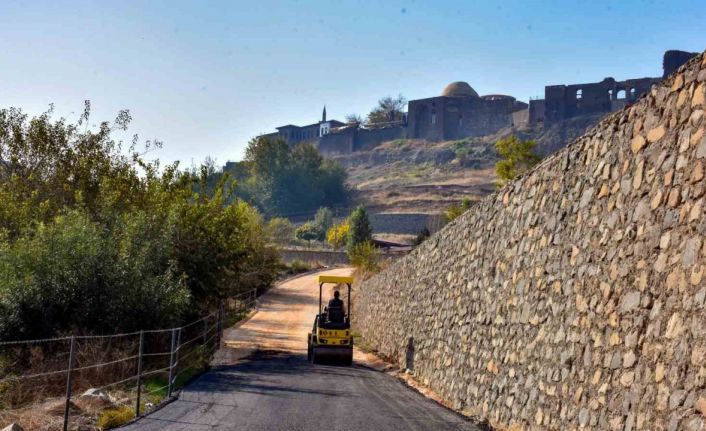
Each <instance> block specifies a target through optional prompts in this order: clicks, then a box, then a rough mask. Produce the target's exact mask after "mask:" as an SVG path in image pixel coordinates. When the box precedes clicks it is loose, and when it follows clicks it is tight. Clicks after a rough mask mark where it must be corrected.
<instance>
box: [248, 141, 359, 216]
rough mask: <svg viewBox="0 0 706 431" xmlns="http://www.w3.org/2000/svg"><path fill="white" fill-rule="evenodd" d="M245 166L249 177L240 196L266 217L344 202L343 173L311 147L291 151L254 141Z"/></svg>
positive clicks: (280, 144)
mask: <svg viewBox="0 0 706 431" xmlns="http://www.w3.org/2000/svg"><path fill="white" fill-rule="evenodd" d="M245 163H246V164H247V166H249V167H250V174H251V176H250V177H249V178H248V179H247V180H245V181H244V182H243V181H241V183H243V189H244V191H245V193H244V195H243V197H244V198H250V199H251V201H252V202H253V203H254V204H255V205H257V206H258V207H260V208H261V209H262V210H263V211H264V212H265V213H267V214H269V215H277V214H292V213H300V212H305V211H311V210H314V209H316V208H319V207H321V206H333V205H337V204H342V203H345V202H347V200H348V197H349V191H348V188H347V187H346V179H347V176H346V171H345V169H343V167H341V166H340V164H338V163H336V162H334V161H331V160H324V159H323V157H322V156H321V155H320V154H319V152H318V151H317V150H316V148H314V147H313V146H312V145H310V144H301V145H297V146H296V147H295V148H294V149H292V148H290V147H289V146H288V145H287V144H286V143H285V142H284V141H282V140H279V139H275V140H270V139H264V138H257V139H254V140H252V141H251V142H250V144H248V148H247V149H246V152H245Z"/></svg>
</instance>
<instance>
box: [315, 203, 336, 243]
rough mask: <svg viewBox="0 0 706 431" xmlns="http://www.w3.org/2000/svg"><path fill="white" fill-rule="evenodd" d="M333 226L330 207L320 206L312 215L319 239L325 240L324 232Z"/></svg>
mask: <svg viewBox="0 0 706 431" xmlns="http://www.w3.org/2000/svg"><path fill="white" fill-rule="evenodd" d="M331 226H333V211H331V208H327V207H321V208H319V209H318V210H317V211H316V215H315V216H314V227H316V229H317V230H318V231H319V238H317V239H318V240H319V241H325V240H326V232H328V230H329V229H330V228H331Z"/></svg>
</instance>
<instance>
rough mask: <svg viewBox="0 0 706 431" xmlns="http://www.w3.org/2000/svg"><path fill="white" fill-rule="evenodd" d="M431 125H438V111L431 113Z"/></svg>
mask: <svg viewBox="0 0 706 431" xmlns="http://www.w3.org/2000/svg"><path fill="white" fill-rule="evenodd" d="M431 124H432V125H435V124H436V110H432V111H431Z"/></svg>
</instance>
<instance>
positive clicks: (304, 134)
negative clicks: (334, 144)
mask: <svg viewBox="0 0 706 431" xmlns="http://www.w3.org/2000/svg"><path fill="white" fill-rule="evenodd" d="M344 125H345V123H342V122H340V121H337V120H326V107H325V106H324V110H323V112H322V114H321V121H319V122H318V123H313V124H309V125H306V126H295V125H292V124H288V125H286V126H280V127H277V132H275V133H268V134H265V135H262V137H263V138H266V139H282V140H283V141H284V142H286V143H287V144H288V145H289V146H290V147H293V146H296V145H298V144H300V143H303V142H308V143H311V144H316V143H317V142H318V140H319V138H321V137H322V136H325V135H328V134H329V133H331V130H333V129H334V128H336V127H341V126H344Z"/></svg>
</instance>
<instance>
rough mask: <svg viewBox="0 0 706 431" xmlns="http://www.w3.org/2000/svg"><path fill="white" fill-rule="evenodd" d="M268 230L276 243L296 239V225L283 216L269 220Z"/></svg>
mask: <svg viewBox="0 0 706 431" xmlns="http://www.w3.org/2000/svg"><path fill="white" fill-rule="evenodd" d="M266 232H267V235H268V237H269V238H270V240H271V241H272V242H274V243H276V244H288V243H290V242H291V241H292V240H293V239H294V226H293V225H292V223H291V222H290V221H289V220H288V219H286V218H283V217H275V218H273V219H271V220H270V221H269V222H267V229H266Z"/></svg>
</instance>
